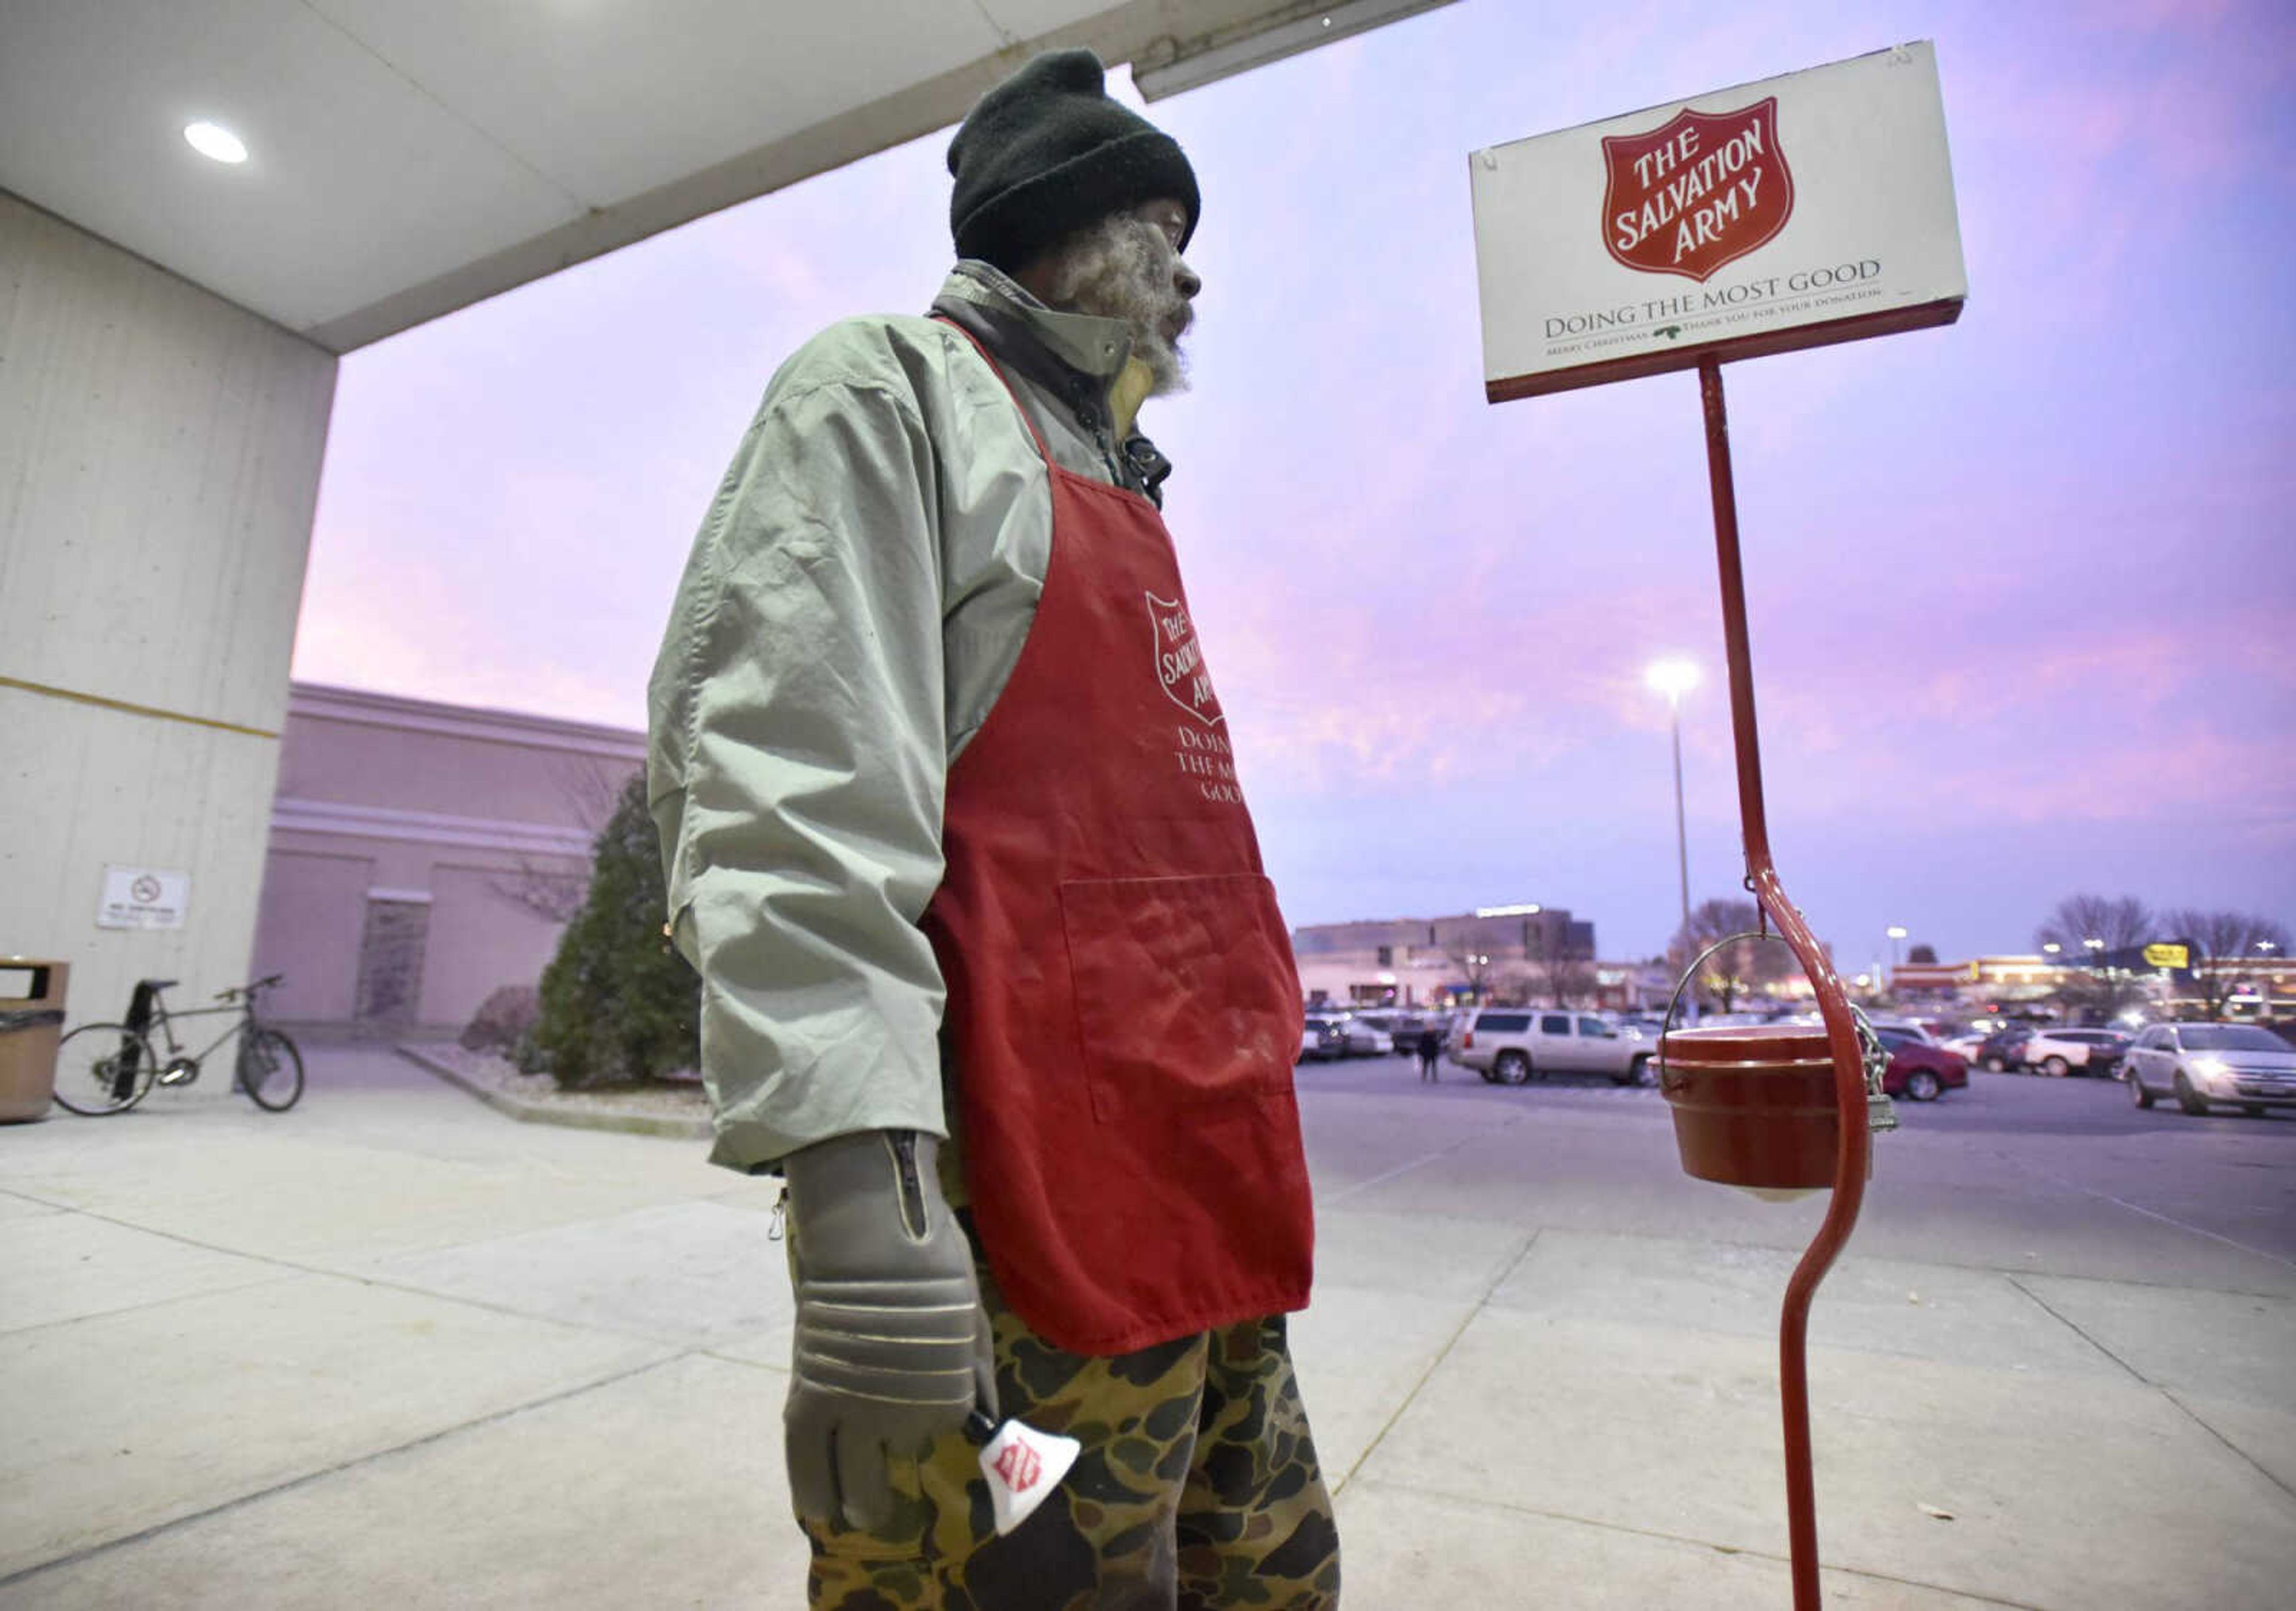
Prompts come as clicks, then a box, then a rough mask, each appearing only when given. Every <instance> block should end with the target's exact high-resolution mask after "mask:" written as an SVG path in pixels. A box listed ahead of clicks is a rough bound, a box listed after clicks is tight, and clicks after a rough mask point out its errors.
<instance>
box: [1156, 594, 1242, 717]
mask: <svg viewBox="0 0 2296 1611" xmlns="http://www.w3.org/2000/svg"><path fill="white" fill-rule="evenodd" d="M1146 597H1147V600H1148V625H1149V630H1150V631H1151V632H1152V633H1153V634H1154V635H1155V641H1156V681H1157V682H1159V683H1161V684H1163V688H1164V692H1165V694H1166V695H1167V696H1168V697H1169V699H1171V701H1172V703H1173V704H1175V705H1177V706H1178V707H1180V708H1181V709H1182V710H1185V711H1186V712H1187V713H1188V714H1189V715H1190V716H1193V717H1195V718H1196V720H1197V721H1199V722H1201V723H1202V724H1204V725H1205V726H1207V727H1217V726H1218V725H1219V724H1221V723H1222V722H1225V721H1226V720H1227V717H1226V716H1224V715H1222V714H1221V711H1220V703H1219V696H1218V694H1216V693H1214V692H1213V691H1212V679H1211V674H1210V672H1207V671H1206V670H1205V669H1204V651H1203V648H1202V646H1201V644H1199V643H1198V642H1196V624H1195V622H1194V621H1193V620H1192V619H1190V618H1189V616H1188V607H1187V606H1186V605H1185V604H1184V603H1182V602H1181V601H1179V600H1177V599H1160V598H1158V597H1157V596H1156V595H1155V594H1154V593H1149V594H1147V595H1146Z"/></svg>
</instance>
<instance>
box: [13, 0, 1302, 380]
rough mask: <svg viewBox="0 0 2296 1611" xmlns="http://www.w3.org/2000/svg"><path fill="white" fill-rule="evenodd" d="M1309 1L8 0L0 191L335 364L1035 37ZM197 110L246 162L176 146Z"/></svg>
mask: <svg viewBox="0 0 2296 1611" xmlns="http://www.w3.org/2000/svg"><path fill="white" fill-rule="evenodd" d="M1313 9H1314V8H1312V7H1305V6H1302V5H1300V4H1270V3H1269V0H1129V3H1127V4H1109V0H0V189H5V190H8V191H11V192H14V193H15V194H16V195H18V196H21V197H22V198H23V199H24V200H28V201H30V202H32V203H33V204H34V205H36V206H38V207H41V208H44V209H46V210H48V211H49V212H52V213H54V214H56V215H57V216H59V217H63V218H66V219H68V220H70V222H72V223H73V224H76V225H78V226H79V227H81V228H83V229H86V230H88V231H90V232H92V233H95V234H98V235H101V236H102V237H104V238H105V239H107V240H109V241H113V242H115V243H116V244H118V245H119V246H122V247H125V248H127V249H128V250H130V251H133V252H135V253H136V254H138V255H139V256H141V257H143V258H149V259H150V260H151V261H152V262H154V263H157V264H159V265H160V266H162V267H164V268H167V269H169V270H171V271H173V272H174V273H176V274H180V275H182V276H183V277H184V278H185V279H187V280H190V281H192V282H193V283H195V284H198V285H201V286H204V287H205V288H207V289H208V290H212V291H214V292H216V293H217V295H219V296H221V297H224V298H227V299H228V300H230V301H233V302H235V303H237V304H239V305H240V306H241V307H246V308H250V309H251V310H253V311H254V312H256V313H258V314H260V315H264V316H265V317H266V318H268V319H271V320H273V321H274V322H275V323H279V324H281V325H283V326H285V327H286V328H287V329H289V330H292V331H297V332H299V333H300V334H302V335H304V336H307V337H308V338H309V339H311V340H313V341H315V342H317V343H318V344H319V345H321V346H323V347H325V348H329V349H330V350H332V351H337V352H341V351H346V350H348V349H349V348H355V347H358V346H361V345H363V344H365V343H366V342H369V341H373V340H376V339H380V338H381V337H383V336H387V335H390V334H392V333H394V332H396V331H401V330H405V329H406V328H407V327H408V326H410V325H413V324H417V323H422V321H423V320H426V319H430V318H435V317H437V316H438V315H440V314H444V313H447V312H451V311H452V310H454V309H455V308H457V307H464V306H466V305H468V304H470V303H471V302H475V301H478V300H479V299H480V298H485V297H488V296H491V295H493V294H495V293H496V292H497V291H501V290H507V289H509V288H510V287H512V286H514V285H520V284H523V283H525V282H528V281H529V280H534V279H537V278H540V277H541V276H543V275H545V274H551V273H553V272H555V271H556V270H558V269H560V268H562V267H564V266H567V265H569V264H570V263H576V262H579V261H581V260H582V259H584V258H592V257H595V256H597V255H598V254H600V253H602V252H606V251H611V250H612V249H615V248H616V247H619V246H624V245H627V244H628V243H629V242H631V241H638V240H643V239H644V237H646V236H648V235H651V234H652V233H655V232H657V231H659V230H662V229H667V228H668V227H670V226H672V225H677V224H682V223H684V222H685V221H686V220H688V219H690V218H694V217H700V216H701V215H702V214H704V213H708V212H712V211H715V210H716V209H719V208H722V207H726V206H729V205H731V204H733V203H734V202H737V201H742V200H748V199H750V197H752V196H757V195H760V194H763V193H764V192H767V191H772V190H776V189H778V188H780V187H781V186H783V185H785V184H791V183H793V182H795V181H796V180H799V179H801V178H805V177H807V176H809V175H812V174H816V173H820V172H823V171H824V170H826V169H829V168H836V167H840V166H841V165H843V164H845V163H848V162H850V161H853V160H854V159H857V158H860V157H863V156H866V155H868V154H869V153H870V152H873V151H881V150H883V149H885V148H886V147H888V146H890V145H894V144H898V143H900V142H902V141H904V140H907V139H911V138H914V136H916V135H921V134H923V133H926V132H928V131H930V130H932V129H935V128H939V127H943V126H945V125H947V124H950V123H953V122H955V120H956V119H959V118H961V117H962V116H963V115H964V111H965V110H966V109H967V108H968V107H969V106H971V105H972V102H973V101H974V99H975V98H977V97H978V96H979V95H980V92H981V91H982V90H984V89H986V88H987V87H988V86H989V85H991V84H993V83H995V82H996V80H997V79H998V78H1001V77H1002V76H1003V75H1004V74H1005V73H1006V72H1008V71H1009V70H1011V69H1012V68H1013V66H1015V65H1017V63H1018V62H1019V61H1021V59H1022V58H1023V57H1025V56H1026V55H1029V54H1031V53H1035V52H1036V51H1037V50H1039V49H1044V48H1047V47H1051V46H1058V45H1091V46H1093V47H1094V48H1095V49H1096V50H1098V51H1099V52H1100V53H1101V56H1102V59H1103V60H1104V61H1109V62H1110V63H1111V65H1113V64H1114V63H1117V62H1121V61H1135V60H1137V59H1143V57H1144V56H1145V57H1146V58H1151V59H1169V57H1170V56H1171V55H1172V54H1173V53H1175V52H1176V51H1178V50H1184V49H1187V48H1191V42H1201V41H1216V40H1219V39H1231V38H1234V37H1236V36H1238V35H1239V34H1249V33H1251V31H1252V30H1254V29H1264V28H1270V27H1274V26H1275V25H1278V24H1281V23H1284V22H1296V21H1297V20H1298V19H1299V18H1300V16H1301V15H1302V14H1303V13H1308V12H1312V11H1313ZM1335 9H1338V10H1342V11H1343V10H1345V9H1346V8H1345V7H1339V8H1335ZM1333 37H1337V35H1336V34H1335V35H1334V36H1333ZM195 119H212V120H213V121H215V122H217V123H219V124H222V125H224V126H225V127H228V128H230V129H231V130H232V131H233V132H234V133H235V134H237V135H239V136H240V137H241V138H242V140H243V141H244V142H245V143H246V144H247V146H248V149H249V151H250V156H249V159H248V160H247V161H246V162H245V163H243V164H242V165H240V166H238V167H225V166H222V165H219V164H217V163H215V162H212V161H210V160H209V159H206V158H204V157H201V156H200V155H198V154H197V153H196V152H194V151H193V150H192V149H191V147H190V146H189V145H188V144H186V143H185V142H184V137H183V130H184V126H185V125H186V124H188V123H190V122H192V121H193V120H195Z"/></svg>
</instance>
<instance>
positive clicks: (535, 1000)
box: [462, 985, 542, 1057]
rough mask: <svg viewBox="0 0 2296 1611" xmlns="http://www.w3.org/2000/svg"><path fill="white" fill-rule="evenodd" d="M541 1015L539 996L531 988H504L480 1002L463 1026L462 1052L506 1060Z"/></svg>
mask: <svg viewBox="0 0 2296 1611" xmlns="http://www.w3.org/2000/svg"><path fill="white" fill-rule="evenodd" d="M541 1012H542V995H541V993H540V992H539V991H537V989H535V987H534V986H533V985H504V986H503V987H502V988H501V989H499V990H496V991H495V992H493V993H492V994H489V995H488V997H487V999H486V1000H485V1001H483V1002H480V1003H479V1010H477V1011H476V1012H474V1013H472V1014H471V1021H470V1022H469V1023H468V1024H466V1025H464V1026H463V1034H462V1043H463V1050H464V1051H492V1052H495V1053H497V1054H499V1055H501V1056H503V1057H508V1056H509V1055H510V1054H511V1051H512V1049H514V1048H515V1047H516V1046H517V1045H518V1042H519V1037H520V1036H521V1035H523V1034H529V1033H530V1032H531V1031H532V1030H533V1028H534V1021H535V1019H536V1018H538V1017H540V1016H541Z"/></svg>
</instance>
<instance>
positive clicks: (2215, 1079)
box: [2188, 1057, 2232, 1085]
mask: <svg viewBox="0 0 2296 1611" xmlns="http://www.w3.org/2000/svg"><path fill="white" fill-rule="evenodd" d="M2188 1067H2191V1069H2192V1071H2193V1072H2194V1074H2197V1075H2200V1076H2201V1077H2202V1079H2204V1080H2206V1081H2207V1082H2208V1083H2209V1084H2211V1085H2221V1084H2225V1083H2226V1081H2228V1080H2230V1079H2231V1078H2232V1065H2231V1064H2230V1063H2227V1062H2226V1061H2225V1060H2224V1059H2222V1058H2220V1057H2203V1058H2194V1059H2193V1060H2192V1062H2191V1063H2190V1064H2189V1065H2188Z"/></svg>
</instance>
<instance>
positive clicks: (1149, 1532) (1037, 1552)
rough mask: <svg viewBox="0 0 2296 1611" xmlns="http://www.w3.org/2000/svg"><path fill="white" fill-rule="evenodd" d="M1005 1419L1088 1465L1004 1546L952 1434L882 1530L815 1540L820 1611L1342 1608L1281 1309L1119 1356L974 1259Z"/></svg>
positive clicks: (975, 1469) (921, 1467)
mask: <svg viewBox="0 0 2296 1611" xmlns="http://www.w3.org/2000/svg"><path fill="white" fill-rule="evenodd" d="M980 1289H981V1297H982V1301H983V1302H984V1304H986V1305H987V1307H988V1314H989V1318H990V1320H991V1321H993V1322H994V1324H995V1327H996V1392H997V1397H998V1400H999V1402H1000V1408H1001V1409H1002V1410H1003V1411H1004V1413H1005V1415H1007V1416H1017V1417H1019V1418H1020V1419H1022V1420H1025V1421H1027V1422H1028V1423H1029V1425H1030V1426H1032V1427H1038V1428H1040V1429H1041V1430H1044V1431H1046V1432H1059V1433H1065V1434H1066V1435H1069V1436H1070V1437H1073V1438H1077V1439H1079V1440H1080V1441H1081V1442H1082V1443H1083V1444H1084V1452H1083V1454H1082V1455H1081V1456H1079V1457H1078V1460H1077V1464H1076V1467H1075V1468H1074V1469H1073V1470H1072V1471H1070V1473H1069V1476H1068V1477H1067V1478H1066V1479H1065V1480H1064V1481H1063V1482H1062V1484H1061V1485H1060V1487H1059V1489H1058V1490H1057V1491H1055V1492H1054V1493H1053V1495H1052V1496H1051V1497H1050V1498H1048V1499H1047V1500H1046V1501H1045V1503H1044V1507H1043V1509H1039V1510H1038V1511H1037V1513H1036V1514H1035V1515H1034V1516H1031V1517H1029V1519H1028V1520H1027V1521H1025V1522H1023V1523H1022V1524H1021V1525H1020V1526H1019V1527H1018V1528H1016V1529H1015V1530H1014V1531H1013V1532H1012V1533H1009V1534H1007V1535H1006V1536H1005V1537H1003V1538H998V1537H997V1536H996V1530H995V1527H994V1525H993V1524H992V1523H991V1521H990V1517H989V1509H988V1490H987V1488H986V1486H985V1485H984V1484H982V1482H981V1480H980V1465H979V1463H978V1452H977V1450H976V1449H975V1448H974V1446H973V1445H972V1443H968V1442H967V1441H965V1439H964V1437H963V1435H959V1434H954V1433H953V1434H951V1435H948V1436H947V1437H945V1438H942V1439H941V1440H939V1442H938V1443H935V1444H934V1445H933V1446H932V1448H931V1450H930V1451H929V1452H927V1453H926V1455H925V1457H924V1458H923V1459H922V1460H918V1461H917V1462H916V1463H915V1465H914V1467H913V1468H911V1467H906V1466H904V1467H901V1468H897V1471H896V1476H895V1482H896V1484H897V1487H898V1489H899V1491H900V1492H901V1496H902V1498H903V1500H904V1501H906V1502H905V1513H904V1515H903V1517H902V1518H901V1520H900V1522H899V1524H898V1525H897V1526H896V1527H895V1528H893V1529H890V1530H889V1532H888V1533H887V1534H886V1535H884V1536H877V1535H873V1534H869V1533H857V1532H850V1531H844V1530H839V1531H834V1532H830V1533H822V1532H819V1531H816V1529H814V1528H811V1527H808V1528H807V1529H806V1531H807V1534H808V1538H809V1539H810V1540H811V1541H812V1545H813V1566H812V1570H811V1571H810V1573H809V1574H808V1577H807V1582H806V1591H807V1597H808V1604H809V1605H811V1606H812V1607H815V1611H1134V1608H1135V1607H1137V1608H1140V1611H1147V1608H1149V1607H1155V1608H1157V1611H1172V1608H1174V1607H1185V1608H1187V1611H1210V1608H1211V1607H1231V1606H1239V1607H1241V1606H1250V1607H1269V1608H1271V1611H1334V1608H1335V1607H1337V1606H1338V1605H1339V1603H1340V1544H1339V1533H1338V1532H1337V1530H1336V1528H1335V1527H1334V1526H1333V1521H1332V1501H1331V1498H1330V1496H1329V1495H1328V1494H1327V1493H1326V1492H1324V1479H1323V1474H1322V1471H1321V1469H1320V1468H1319V1467H1318V1466H1317V1464H1316V1445H1315V1443H1314V1440H1313V1439H1312V1438H1311V1437H1310V1436H1309V1435H1308V1416H1307V1411H1305V1410H1304V1409H1303V1408H1302V1407H1301V1405H1300V1386H1299V1383H1298V1382H1297V1380H1295V1379H1294V1378H1293V1376H1292V1356H1291V1353H1290V1350H1289V1348H1288V1346H1287V1344H1286V1340H1285V1328H1284V1321H1283V1317H1282V1316H1281V1315H1278V1316H1275V1317H1274V1318H1272V1319H1269V1320H1265V1321H1247V1322H1245V1323H1243V1324H1242V1325H1236V1326H1230V1327H1226V1328H1225V1329H1221V1330H1218V1331H1211V1332H1204V1333H1200V1334H1198V1335H1196V1336H1193V1337H1181V1338H1179V1339H1177V1341H1174V1342H1169V1343H1164V1344H1160V1345H1157V1346H1155V1347H1152V1348H1146V1349H1143V1350H1142V1351H1141V1352H1139V1353H1128V1354H1122V1355H1119V1356H1118V1357H1116V1358H1113V1359H1097V1358H1091V1357H1088V1356H1086V1355H1082V1354H1075V1353H1063V1352H1062V1351H1061V1350H1060V1349H1058V1348H1054V1347H1053V1346H1052V1345H1050V1344H1048V1343H1046V1342H1045V1341H1043V1340H1042V1339H1041V1338H1039V1337H1037V1336H1035V1335H1034V1334H1033V1333H1032V1332H1030V1331H1029V1329H1028V1327H1027V1326H1026V1325H1024V1324H1023V1323H1022V1322H1021V1319H1020V1317H1019V1316H1017V1315H1015V1314H1014V1313H1013V1312H1012V1310H1011V1309H1009V1308H1007V1307H1006V1306H1005V1302H1004V1298H1003V1295H1002V1294H1000V1293H998V1292H997V1291H996V1283H995V1282H994V1281H993V1280H991V1279H990V1277H989V1274H988V1268H987V1266H986V1265H985V1264H982V1265H980Z"/></svg>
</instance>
